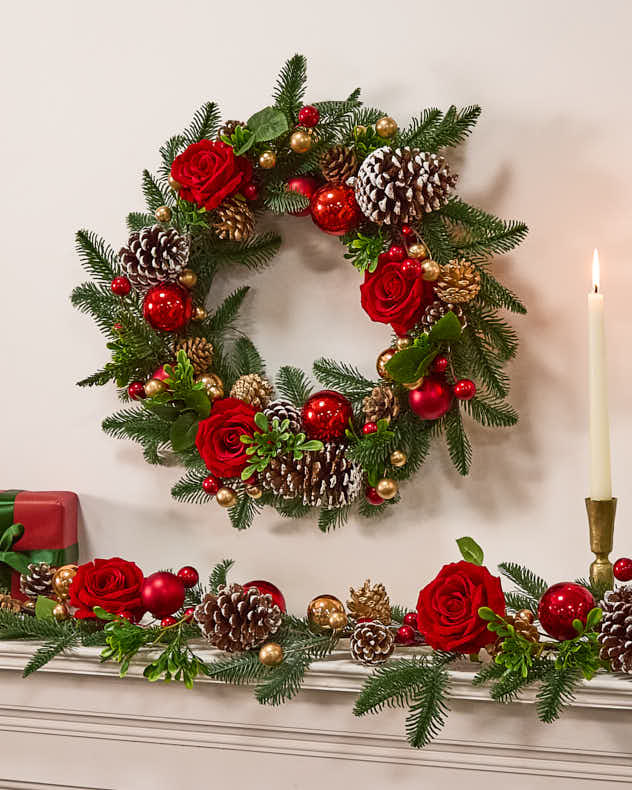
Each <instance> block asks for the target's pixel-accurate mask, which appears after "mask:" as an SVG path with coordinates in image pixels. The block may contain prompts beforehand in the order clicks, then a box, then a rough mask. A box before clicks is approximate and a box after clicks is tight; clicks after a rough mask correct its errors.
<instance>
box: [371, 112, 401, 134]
mask: <svg viewBox="0 0 632 790" xmlns="http://www.w3.org/2000/svg"><path fill="white" fill-rule="evenodd" d="M375 131H376V132H377V133H378V134H379V136H380V137H392V136H393V135H394V134H395V132H397V122H396V121H395V119H394V118H391V116H390V115H384V116H382V117H381V118H378V120H377V121H376V122H375Z"/></svg>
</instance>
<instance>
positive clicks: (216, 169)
mask: <svg viewBox="0 0 632 790" xmlns="http://www.w3.org/2000/svg"><path fill="white" fill-rule="evenodd" d="M171 175H172V176H173V177H174V178H175V180H176V181H177V182H178V184H180V195H181V196H182V197H183V198H184V199H185V200H188V201H189V202H191V203H196V204H197V205H198V206H199V207H200V208H205V209H207V211H211V210H212V209H214V208H217V206H219V204H220V203H221V202H222V200H224V198H225V197H228V195H232V194H233V192H236V191H237V190H238V189H239V187H240V186H243V185H245V184H247V183H248V182H249V181H250V179H251V178H252V165H251V164H250V161H249V160H248V159H246V157H244V156H235V154H234V153H233V149H232V148H231V146H230V145H227V144H226V143H224V142H222V141H221V140H214V141H211V140H200V142H199V143H193V145H190V146H189V147H188V148H187V149H186V150H185V151H183V152H182V153H181V154H180V155H179V156H176V158H175V159H174V160H173V164H172V165H171Z"/></svg>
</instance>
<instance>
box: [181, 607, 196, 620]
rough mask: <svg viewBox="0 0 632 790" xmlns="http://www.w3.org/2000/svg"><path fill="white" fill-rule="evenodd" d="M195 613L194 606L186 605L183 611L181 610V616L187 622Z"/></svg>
mask: <svg viewBox="0 0 632 790" xmlns="http://www.w3.org/2000/svg"><path fill="white" fill-rule="evenodd" d="M194 614H195V606H189V607H187V608H186V609H185V610H184V612H182V617H183V618H184V620H185V621H186V622H187V623H190V622H191V620H193V615H194Z"/></svg>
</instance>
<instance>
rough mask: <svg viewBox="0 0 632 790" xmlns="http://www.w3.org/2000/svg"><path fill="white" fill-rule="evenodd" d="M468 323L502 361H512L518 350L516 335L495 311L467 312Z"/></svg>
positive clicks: (483, 309)
mask: <svg viewBox="0 0 632 790" xmlns="http://www.w3.org/2000/svg"><path fill="white" fill-rule="evenodd" d="M468 323H469V324H470V326H472V327H474V328H475V329H476V331H477V332H478V333H479V334H481V335H482V336H483V337H484V338H485V340H486V341H487V342H488V343H489V344H490V345H491V346H493V347H494V349H496V350H497V353H498V356H499V358H500V359H502V360H503V361H506V360H509V359H512V358H513V357H514V356H515V355H516V351H517V350H518V333H517V332H516V330H515V329H513V327H511V326H510V325H509V324H508V323H507V321H505V319H504V318H502V317H501V316H500V315H498V313H497V312H496V310H492V309H490V308H488V307H483V308H480V309H477V308H474V309H471V310H470V311H469V314H468Z"/></svg>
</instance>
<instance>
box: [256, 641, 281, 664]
mask: <svg viewBox="0 0 632 790" xmlns="http://www.w3.org/2000/svg"><path fill="white" fill-rule="evenodd" d="M259 661H261V663H262V664H263V665H264V666H266V667H276V666H278V665H279V664H280V663H281V662H282V661H283V648H282V647H281V645H279V644H278V643H277V642H266V643H265V645H262V646H261V647H260V648H259Z"/></svg>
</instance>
